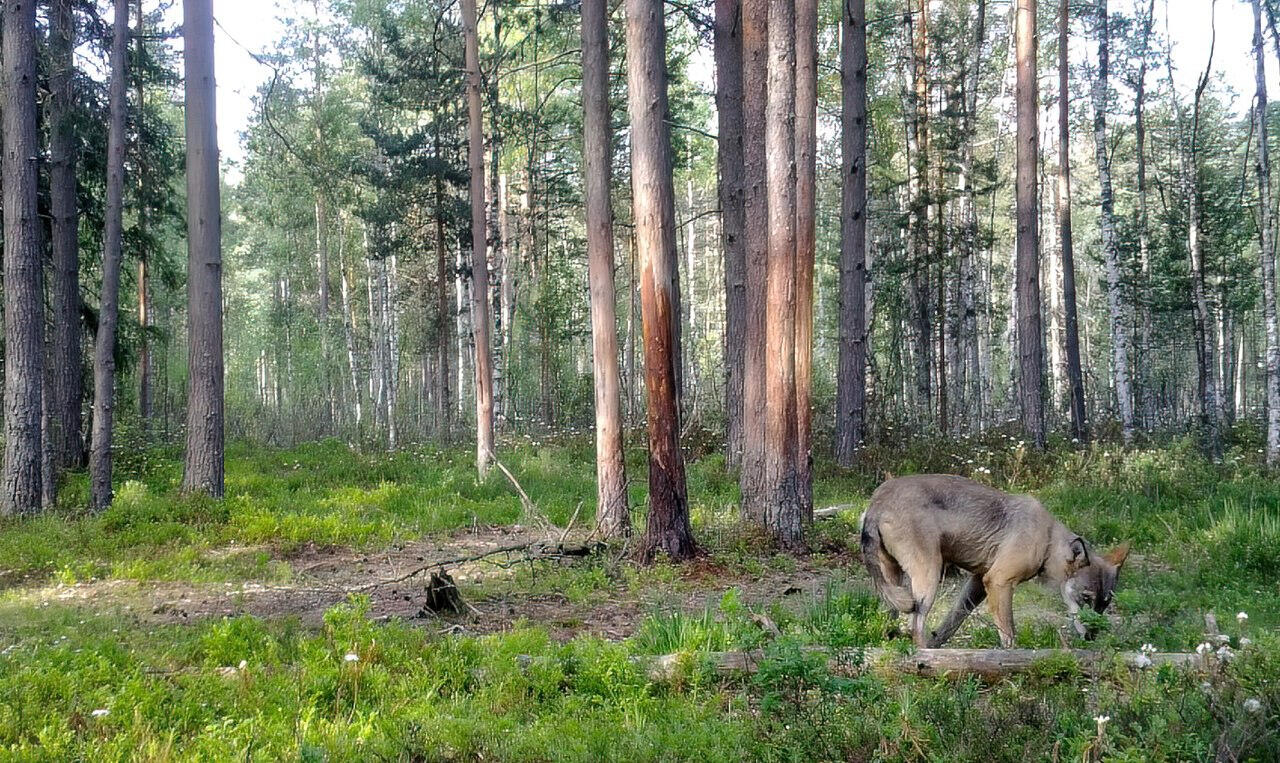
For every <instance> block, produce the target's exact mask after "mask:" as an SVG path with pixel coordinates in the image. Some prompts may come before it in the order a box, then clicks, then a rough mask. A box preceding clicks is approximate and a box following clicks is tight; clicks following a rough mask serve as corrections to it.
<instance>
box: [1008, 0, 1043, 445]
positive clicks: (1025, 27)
mask: <svg viewBox="0 0 1280 763" xmlns="http://www.w3.org/2000/svg"><path fill="white" fill-rule="evenodd" d="M1017 3H1018V6H1017V7H1018V10H1017V21H1016V29H1015V36H1016V44H1017V97H1016V102H1017V123H1018V126H1017V137H1018V148H1017V177H1016V180H1015V185H1016V188H1015V196H1016V202H1017V220H1018V233H1017V249H1016V252H1017V257H1016V274H1017V275H1016V282H1015V283H1016V292H1017V302H1018V321H1017V348H1018V402H1019V408H1020V411H1021V418H1022V428H1023V430H1024V432H1025V433H1026V436H1027V438H1028V439H1030V440H1031V442H1032V445H1033V446H1034V447H1036V448H1041V449H1042V448H1044V446H1045V426H1044V382H1043V378H1042V369H1043V367H1044V360H1043V358H1044V348H1043V346H1042V339H1043V336H1042V332H1041V329H1040V326H1041V321H1040V253H1039V243H1040V242H1039V231H1038V229H1037V227H1038V226H1037V224H1036V223H1037V220H1036V216H1037V209H1038V200H1037V198H1036V164H1037V163H1038V161H1039V143H1040V136H1039V130H1038V128H1037V126H1036V122H1037V121H1038V116H1039V115H1038V114H1037V106H1036V100H1037V98H1036V92H1037V85H1036V4H1035V0H1017Z"/></svg>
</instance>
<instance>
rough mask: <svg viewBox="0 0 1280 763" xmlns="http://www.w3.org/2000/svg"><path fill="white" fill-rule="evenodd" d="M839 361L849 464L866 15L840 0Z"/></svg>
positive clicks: (862, 404) (862, 294)
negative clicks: (840, 184)
mask: <svg viewBox="0 0 1280 763" xmlns="http://www.w3.org/2000/svg"><path fill="white" fill-rule="evenodd" d="M840 23H841V27H840V39H841V47H840V65H841V66H840V84H841V111H840V147H841V154H842V158H841V165H842V175H843V183H842V187H841V202H840V229H841V235H840V329H839V333H840V357H839V373H838V375H837V378H836V427H835V446H836V447H835V457H836V461H838V462H839V463H840V465H841V466H846V467H848V466H852V465H853V457H854V453H855V452H856V451H857V449H858V447H859V446H860V445H861V444H862V441H863V440H864V439H865V437H866V426H867V419H866V416H867V412H866V406H867V310H866V308H867V305H866V282H867V267H866V265H867V215H866V212H867V12H866V0H844V2H843V3H842V5H841V14H840Z"/></svg>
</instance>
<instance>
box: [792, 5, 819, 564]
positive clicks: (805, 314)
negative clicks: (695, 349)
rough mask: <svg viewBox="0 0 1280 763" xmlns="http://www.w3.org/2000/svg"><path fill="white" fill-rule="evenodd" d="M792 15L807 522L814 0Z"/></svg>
mask: <svg viewBox="0 0 1280 763" xmlns="http://www.w3.org/2000/svg"><path fill="white" fill-rule="evenodd" d="M795 15H796V21H795V88H796V94H795V104H794V105H795V164H796V168H795V173H796V207H795V217H796V250H795V275H794V276H793V278H794V279H795V323H796V326H795V406H796V433H795V438H796V456H795V459H796V465H795V470H796V484H797V490H798V492H799V495H800V514H801V521H802V522H803V523H804V524H808V523H809V522H811V521H812V514H813V470H812V463H813V410H812V407H813V406H812V400H811V398H812V395H813V390H812V387H813V275H814V273H813V271H814V259H815V256H816V254H817V243H818V242H817V217H816V216H817V206H818V204H817V185H818V167H817V155H818V3H817V0H796V2H795ZM797 542H798V541H797Z"/></svg>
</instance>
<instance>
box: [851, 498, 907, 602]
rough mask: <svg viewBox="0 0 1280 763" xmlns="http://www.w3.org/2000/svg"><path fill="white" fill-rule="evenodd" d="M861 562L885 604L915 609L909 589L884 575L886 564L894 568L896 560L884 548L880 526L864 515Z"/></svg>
mask: <svg viewBox="0 0 1280 763" xmlns="http://www.w3.org/2000/svg"><path fill="white" fill-rule="evenodd" d="M862 563H863V564H865V565H866V567H867V572H868V573H869V574H870V575H871V583H872V585H874V586H875V588H876V593H878V594H880V598H881V599H883V600H884V602H885V603H886V604H888V605H889V606H890V607H893V608H894V609H896V610H897V611H899V612H910V611H912V610H913V609H915V598H914V597H913V596H912V595H911V589H910V588H908V587H907V586H904V585H899V584H897V583H890V582H889V579H888V577H886V575H885V567H886V565H892V566H893V567H894V568H896V567H897V566H898V565H897V562H896V561H894V559H893V557H892V556H890V555H889V552H888V551H886V550H885V547H884V543H882V542H881V540H880V528H879V527H878V526H877V523H876V522H875V521H874V520H872V521H870V522H868V521H867V520H866V518H865V517H864V519H863V522H862ZM894 577H897V575H894Z"/></svg>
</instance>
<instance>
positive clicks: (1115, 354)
mask: <svg viewBox="0 0 1280 763" xmlns="http://www.w3.org/2000/svg"><path fill="white" fill-rule="evenodd" d="M1097 33H1098V72H1097V75H1096V78H1095V79H1094V81H1093V88H1092V90H1091V92H1092V97H1093V141H1094V149H1095V152H1094V156H1095V157H1096V160H1097V164H1098V186H1099V189H1100V190H1099V201H1098V204H1099V207H1100V211H1101V214H1100V219H1099V225H1100V227H1101V231H1102V258H1103V262H1104V264H1105V268H1106V277H1107V311H1108V314H1109V316H1110V319H1111V352H1112V356H1111V357H1112V368H1111V370H1112V373H1113V374H1114V376H1115V379H1114V382H1115V392H1116V408H1117V410H1118V411H1119V413H1120V426H1121V427H1122V429H1123V432H1124V441H1125V442H1126V443H1129V442H1132V441H1133V396H1132V394H1131V391H1130V388H1129V323H1128V318H1127V317H1126V315H1125V310H1124V304H1123V302H1122V301H1121V294H1120V291H1121V289H1122V288H1123V287H1122V284H1121V275H1120V245H1119V241H1118V236H1117V234H1116V215H1115V204H1114V201H1113V196H1112V192H1111V158H1110V154H1108V146H1107V104H1108V102H1109V100H1110V90H1109V88H1108V84H1107V77H1108V58H1109V53H1110V47H1111V44H1110V39H1109V35H1110V32H1109V25H1108V16H1107V0H1098V32H1097Z"/></svg>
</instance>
